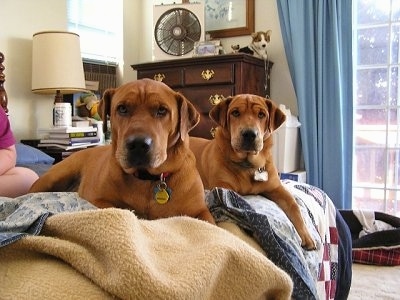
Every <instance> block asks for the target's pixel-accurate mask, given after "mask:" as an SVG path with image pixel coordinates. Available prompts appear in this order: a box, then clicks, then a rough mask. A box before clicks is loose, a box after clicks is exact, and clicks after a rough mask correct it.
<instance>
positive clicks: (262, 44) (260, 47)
mask: <svg viewBox="0 0 400 300" xmlns="http://www.w3.org/2000/svg"><path fill="white" fill-rule="evenodd" d="M271 33H272V31H271V30H268V31H266V32H263V31H258V32H253V33H252V34H251V38H252V41H251V43H250V44H249V45H248V46H246V47H244V48H240V49H239V50H238V52H242V53H248V54H251V55H253V56H255V57H258V58H262V59H264V60H267V59H268V53H267V45H268V44H269V42H270V40H271Z"/></svg>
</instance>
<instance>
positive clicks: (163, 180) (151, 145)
mask: <svg viewBox="0 0 400 300" xmlns="http://www.w3.org/2000/svg"><path fill="white" fill-rule="evenodd" d="M100 111H101V115H102V117H103V120H104V125H105V126H104V128H103V131H104V132H105V131H106V130H107V122H106V121H107V116H110V121H111V124H112V125H111V130H112V144H111V145H107V146H99V147H94V148H90V149H85V150H81V151H78V152H76V153H74V154H72V155H71V156H69V157H68V158H66V159H64V160H63V161H61V162H59V163H57V164H56V165H54V166H53V167H52V168H51V169H50V170H49V171H48V172H47V173H45V174H44V175H43V176H42V177H40V178H39V179H38V180H37V181H36V182H35V183H34V184H33V186H32V188H31V190H30V192H48V191H56V192H57V191H77V192H78V193H79V195H80V196H81V197H82V198H84V199H86V200H88V201H89V202H91V203H92V204H94V205H96V206H98V207H101V208H105V207H119V208H127V209H132V210H134V211H135V213H136V214H137V215H138V216H141V217H144V218H147V219H158V218H164V217H170V216H177V215H187V216H191V217H195V218H199V219H202V220H205V221H208V222H210V223H212V224H215V221H214V218H213V217H212V215H211V213H210V211H209V210H208V208H207V205H206V202H205V194H204V187H203V184H202V182H201V178H200V176H199V173H198V171H197V169H196V163H195V157H194V155H193V153H192V152H191V151H190V149H189V134H188V133H189V131H190V130H191V129H192V128H193V127H194V126H196V125H197V123H198V122H199V119H200V115H199V113H198V112H197V111H196V109H195V108H194V106H193V105H192V104H191V103H190V102H189V101H188V100H187V99H186V98H185V97H183V95H181V94H179V93H177V92H175V91H173V90H172V89H170V88H169V87H168V86H167V85H165V84H164V83H161V82H157V81H154V80H150V79H142V80H137V81H133V82H131V83H127V84H125V85H122V86H121V87H119V88H117V89H109V90H107V91H105V93H104V96H103V99H102V100H101V102H100Z"/></svg>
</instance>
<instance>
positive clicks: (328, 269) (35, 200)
mask: <svg viewBox="0 0 400 300" xmlns="http://www.w3.org/2000/svg"><path fill="white" fill-rule="evenodd" d="M283 183H284V185H285V187H286V188H287V189H288V190H289V191H290V192H291V193H292V194H293V195H294V196H295V199H296V201H297V202H298V203H299V205H300V208H301V212H302V215H303V218H304V220H305V222H306V224H307V226H308V227H309V229H310V231H311V233H312V235H313V237H314V239H315V241H316V242H317V248H318V249H317V250H316V251H306V250H303V249H302V247H301V246H300V243H301V241H300V237H299V236H298V234H297V232H296V230H295V229H294V227H293V225H292V224H291V222H290V221H289V220H288V219H287V217H286V215H285V214H284V213H283V212H282V211H281V210H280V208H279V207H277V205H276V204H275V203H274V202H273V201H270V200H268V199H266V198H264V197H261V196H257V195H248V196H240V195H238V194H236V193H235V192H233V191H230V190H226V189H222V188H216V189H213V190H211V191H206V200H207V203H208V205H209V208H210V211H211V212H212V214H213V215H214V217H215V219H216V220H217V222H218V223H219V224H222V223H227V222H228V223H231V224H233V225H234V226H236V227H237V228H240V229H239V230H241V231H243V232H244V233H245V235H247V236H248V237H250V238H251V239H252V241H255V242H256V243H257V244H258V245H259V246H260V247H261V249H262V250H263V253H265V255H263V254H261V253H259V252H258V251H255V250H254V249H253V248H252V249H251V250H250V249H247V248H246V251H249V256H250V258H252V257H253V256H254V255H255V254H254V251H255V252H257V253H258V254H257V255H261V256H262V257H264V259H265V261H261V262H260V263H261V264H260V266H258V267H257V268H256V269H257V272H260V271H259V269H260V268H262V269H263V270H264V271H262V272H261V273H263V272H267V273H268V274H270V271H271V268H272V270H273V272H272V273H273V274H274V275H273V276H277V278H279V280H278V282H279V284H281V285H282V288H279V289H278V294H279V293H280V294H281V295H286V296H288V295H290V297H291V298H293V299H335V298H336V299H341V298H340V297H342V298H346V297H347V295H348V292H349V289H350V284H351V238H350V234H349V231H348V228H347V225H346V224H345V223H344V221H343V219H341V217H340V214H337V213H336V209H335V207H334V205H333V203H332V201H331V200H330V199H329V197H328V196H327V195H326V194H325V193H324V192H323V191H322V190H320V189H318V188H315V187H313V186H309V185H306V184H299V183H297V182H294V181H290V180H285V181H283ZM115 210H116V211H117V212H118V214H119V213H122V214H124V215H125V214H129V218H130V219H132V220H131V221H132V223H133V224H130V223H129V225H130V227H131V229H132V228H135V227H137V226H138V225H140V226H144V224H145V225H146V226H148V224H158V223H162V225H160V226H162V227H165V226H166V224H165V223H164V222H167V224H168V226H172V225H171V224H173V223H175V222H177V220H176V219H180V218H185V222H188V221H189V220H187V219H191V218H187V217H176V218H173V219H174V221H172V220H169V219H167V220H156V221H145V220H137V221H136V217H135V215H134V213H133V212H130V211H125V210H120V209H115ZM99 211H103V210H99V209H97V208H96V207H94V206H93V205H91V204H90V203H88V202H87V201H85V200H84V199H81V198H80V197H79V196H78V195H77V194H75V193H37V194H28V195H25V196H22V197H18V198H16V199H9V198H1V197H0V246H1V247H3V248H0V251H3V252H0V253H4V251H6V252H7V253H9V252H8V251H10V249H11V247H17V248H18V247H19V246H20V245H25V246H22V247H23V248H24V247H25V249H26V247H28V246H26V244H25V243H28V244H29V245H30V243H31V241H32V239H33V240H35V237H36V238H40V237H42V236H45V237H46V234H47V233H48V230H49V229H48V228H47V227H48V226H49V225H48V224H51V222H50V221H51V220H52V219H53V220H56V219H57V218H58V219H59V220H62V219H63V218H64V217H65V215H66V213H68V215H70V217H69V218H70V220H74V217H75V216H80V215H81V214H82V213H85V214H89V213H90V215H91V216H92V220H93V218H94V219H95V217H93V214H99ZM106 211H107V212H108V213H109V210H108V209H107V210H106ZM113 213H115V212H114V211H113ZM71 214H72V216H74V217H71ZM56 217H57V218H56ZM133 221H134V222H133ZM191 222H200V223H204V222H202V221H199V220H193V219H192V220H190V221H189V223H191ZM73 223H74V222H72V223H71V224H73ZM65 224H67V227H68V226H71V228H74V230H75V231H74V232H75V234H76V235H77V237H74V239H77V240H79V239H80V238H81V237H80V234H81V232H80V231H81V230H79V229H78V228H77V227H76V226H75V227H74V226H73V225H68V223H65ZM111 224H112V223H111ZM80 225H82V224H80ZM180 225H182V224H180ZM205 225H207V226H206V227H207V230H208V225H209V224H205ZM46 226H47V227H46ZM146 226H145V227H146ZM92 227H93V226H91V228H92ZM211 227H216V226H211ZM146 228H147V227H146ZM156 228H157V229H158V227H157V226H156ZM173 228H174V229H175V230H176V227H175V225H174V226H173ZM100 229H101V230H102V232H101V233H98V234H99V235H101V236H102V238H105V239H109V238H110V237H109V236H107V234H110V232H108V231H107V230H105V229H104V226H100V227H99V230H100ZM217 229H219V230H222V229H221V228H218V227H217ZM58 230H60V232H59V233H58V235H60V237H61V239H63V238H64V236H63V235H64V233H63V232H62V230H61V229H58ZM92 230H93V229H92ZM146 230H148V229H146ZM196 230H197V231H196V232H183V233H182V232H181V234H189V235H194V236H196V235H198V231H199V228H197V229H196ZM68 231H70V228H68ZM201 231H202V230H200V232H201ZM223 232H226V230H223ZM211 233H212V232H211ZM211 233H209V234H211ZM70 234H71V233H70ZM85 234H87V235H90V234H97V232H96V231H95V232H86V233H85ZM104 234H106V236H104ZM111 235H112V234H111ZM156 235H157V236H158V235H161V236H162V235H165V229H163V230H162V231H161V233H160V232H159V231H157V234H156ZM201 236H202V235H201ZM211 236H212V235H211ZM229 236H232V235H230V234H229ZM54 237H57V235H56V236H54ZM186 238H187V237H185V238H183V239H186ZM220 238H221V237H219V239H220ZM85 239H87V237H85ZM162 240H163V241H164V243H165V239H162ZM179 240H182V236H180V238H179V239H178V241H179ZM57 241H58V240H57ZM198 242H199V243H200V244H201V245H203V247H205V250H206V249H208V246H207V244H208V242H205V241H204V240H203V241H198ZM52 243H53V244H54V240H52ZM146 243H147V242H146ZM174 243H176V239H175V241H174ZM33 244H35V242H34V243H33ZM31 246H32V245H30V246H29V247H31ZM224 246H226V245H224ZM29 247H28V248H29ZM35 247H37V246H35ZM35 247H34V248H35ZM91 247H93V245H92V246H91ZM169 247H170V246H169ZM228 248H229V247H228ZM248 248H251V247H248ZM35 249H36V248H35ZM14 250H15V249H14ZM14 250H13V251H14ZM147 250H148V249H147ZM35 251H37V249H36V250H35ZM135 251H136V252H135V255H136V254H137V253H140V251H139V252H137V251H138V250H137V249H135ZM210 251H212V250H210ZM206 252H208V251H207V250H206ZM158 253H159V254H158V255H160V253H162V249H160V250H159V252H158ZM218 253H219V252H218ZM218 253H215V254H214V255H211V256H210V257H211V258H213V259H214V260H215V259H216V258H218V257H219V256H220V254H218ZM203 254H204V253H203ZM215 255H217V257H216V256H215ZM257 255H256V256H257ZM56 256H57V257H59V256H60V255H59V254H57V255H56ZM246 256H247V254H246ZM63 259H65V258H63ZM179 259H182V260H185V258H184V257H180V258H179ZM203 259H204V258H203ZM213 259H211V261H210V262H211V263H214V264H215V263H216V262H215V261H213ZM235 259H236V260H237V259H238V258H237V257H236V258H235ZM257 259H260V257H258V256H257ZM150 260H154V259H150ZM239 261H240V259H239ZM67 262H68V263H71V262H69V261H68V260H67ZM185 262H187V261H185ZM75 263H76V262H75ZM136 263H138V262H136ZM140 263H142V264H143V263H144V265H146V263H148V261H146V262H143V261H140ZM219 263H221V264H222V265H225V263H226V261H225V259H222V261H219V260H218V259H217V264H219ZM235 263H236V262H235ZM244 265H246V262H245V263H244ZM175 267H176V265H175ZM81 268H82V270H81V269H79V268H78V271H79V272H80V273H83V274H84V275H85V276H86V277H87V278H89V279H90V280H93V276H92V275H90V274H89V275H87V274H86V271H85V269H86V268H87V267H81ZM190 268H192V269H193V268H194V267H193V265H190ZM253 268H254V267H253ZM276 269H278V270H279V271H277V270H276ZM170 270H172V269H171V267H170ZM193 270H194V271H196V268H194V269H193ZM254 270H255V269H254ZM280 271H282V272H281V273H280ZM203 272H204V270H203ZM239 273H240V271H239ZM276 274H278V275H276ZM241 275H243V274H241ZM196 276H200V275H198V274H197V275H196ZM201 276H202V275H201ZM201 276H200V277H201ZM247 276H250V277H252V275H250V274H248V275H247ZM285 276H288V277H287V278H286V277H285ZM200 277H199V278H200ZM240 277H241V278H242V276H240ZM224 278H225V277H224ZM155 280H157V278H156V279H155ZM207 280H210V279H209V278H208V279H207ZM256 280H260V279H259V278H258V277H257V279H256ZM0 281H1V280H0ZM195 281H196V280H195ZM274 282H275V281H274ZM282 282H283V283H282ZM152 284H154V283H152ZM262 284H265V283H264V282H263V283H262ZM262 284H261V286H262ZM268 284H269V285H270V284H271V283H268ZM98 285H99V286H100V287H101V288H103V285H104V283H99V284H98ZM239 285H240V284H239ZM263 288H264V290H263ZM106 289H107V288H106ZM238 289H239V290H243V289H244V290H246V291H247V292H246V293H253V292H254V293H256V294H257V295H260V293H261V294H262V293H264V294H268V293H269V292H271V286H267V287H266V286H264V287H262V288H261V291H260V290H255V291H251V292H250V291H248V290H247V289H246V288H243V286H239V287H238ZM107 290H108V289H107ZM250 290H251V288H250ZM288 291H289V292H288ZM210 293H213V292H210ZM111 295H115V294H114V291H112V292H111ZM250 295H252V294H247V296H250ZM286 296H282V299H286ZM206 298H209V297H206ZM251 298H253V297H251V296H250V298H249V299H251ZM278 298H279V297H278ZM279 299H281V298H279Z"/></svg>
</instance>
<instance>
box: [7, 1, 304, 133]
mask: <svg viewBox="0 0 400 300" xmlns="http://www.w3.org/2000/svg"><path fill="white" fill-rule="evenodd" d="M155 1H159V0H155ZM152 3H153V2H152V1H149V0H123V5H124V21H123V24H124V47H123V62H122V65H121V68H120V71H121V73H120V80H119V82H120V83H125V82H128V81H131V80H134V79H136V72H135V71H133V70H132V68H131V67H130V65H131V64H136V63H141V62H147V61H151V56H152V51H151V49H152V35H153V28H152V26H153V25H152V23H153V16H152ZM255 4H256V9H255V10H256V11H255V23H256V31H258V30H267V29H271V30H272V39H271V43H270V48H269V55H270V59H271V60H272V61H273V62H274V66H273V69H272V76H271V97H272V99H273V100H275V101H276V102H278V103H283V104H285V105H287V106H288V107H289V108H290V109H291V110H292V112H293V113H295V114H296V113H297V105H296V97H295V94H294V91H293V88H292V82H291V79H290V74H289V70H288V66H287V62H286V58H285V52H284V47H283V42H282V38H281V32H280V25H279V19H278V12H277V7H276V0H255ZM0 20H2V29H1V30H0V51H2V52H3V53H4V55H5V57H6V60H5V63H4V65H5V67H6V70H5V74H6V82H5V87H6V90H7V93H8V98H9V109H10V121H11V125H12V128H13V131H14V134H15V136H16V138H17V139H28V138H35V137H36V130H37V128H40V127H46V126H49V125H50V124H51V123H52V105H53V98H54V97H53V96H45V95H36V94H33V93H32V92H31V69H32V67H31V65H32V59H31V55H32V35H33V34H34V33H35V32H38V31H42V30H66V29H67V16H66V0H34V1H32V0H1V10H0ZM221 41H222V43H223V46H224V47H225V49H226V51H228V52H229V51H230V45H232V44H239V45H241V46H246V45H247V44H248V43H249V42H250V37H249V36H244V37H235V38H229V39H223V40H221Z"/></svg>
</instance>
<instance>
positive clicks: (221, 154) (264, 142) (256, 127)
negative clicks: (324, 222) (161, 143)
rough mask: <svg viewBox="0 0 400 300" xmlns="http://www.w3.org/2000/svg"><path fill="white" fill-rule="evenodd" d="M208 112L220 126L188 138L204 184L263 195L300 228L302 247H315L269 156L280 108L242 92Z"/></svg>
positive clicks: (282, 114) (280, 118) (280, 116)
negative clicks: (211, 135)
mask: <svg viewBox="0 0 400 300" xmlns="http://www.w3.org/2000/svg"><path fill="white" fill-rule="evenodd" d="M210 117H211V119H212V120H214V121H215V122H216V123H218V125H219V126H218V127H217V128H216V131H215V137H214V139H213V140H207V139H202V138H196V137H190V148H191V149H192V151H193V153H194V154H195V156H196V160H197V169H198V170H199V172H200V176H201V178H202V180H203V184H204V187H205V188H206V189H211V188H214V187H223V188H227V189H231V190H233V191H236V192H237V193H239V194H241V195H255V194H257V195H263V196H265V197H266V198H268V199H270V200H272V201H274V202H276V203H277V204H278V205H279V207H280V208H281V209H282V210H283V211H284V212H285V213H286V215H287V216H288V218H289V219H290V221H291V222H292V223H293V225H294V227H295V228H296V230H297V232H298V233H299V235H300V237H301V241H302V246H303V247H304V248H306V249H309V250H311V249H315V243H314V241H313V239H312V237H311V235H310V233H309V232H308V230H307V227H306V226H305V223H304V220H303V218H302V216H301V213H300V208H299V206H298V205H297V203H296V200H295V199H294V198H293V196H292V195H291V194H290V193H289V192H288V191H287V190H286V189H285V187H284V186H283V185H282V183H281V181H280V178H279V175H278V171H277V169H276V167H275V165H274V163H273V160H272V153H271V147H272V144H273V141H272V136H271V133H272V132H273V131H274V130H275V129H277V128H278V127H279V126H280V125H281V124H282V123H283V122H284V121H285V118H286V116H285V115H284V113H283V112H282V111H281V110H280V109H279V108H278V107H277V106H276V105H275V104H274V103H273V102H272V101H270V100H268V99H265V98H263V97H260V96H256V95H250V94H244V95H237V96H234V97H229V98H227V99H226V100H224V101H221V102H220V103H219V104H218V105H216V106H214V107H213V108H212V109H211V111H210Z"/></svg>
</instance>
